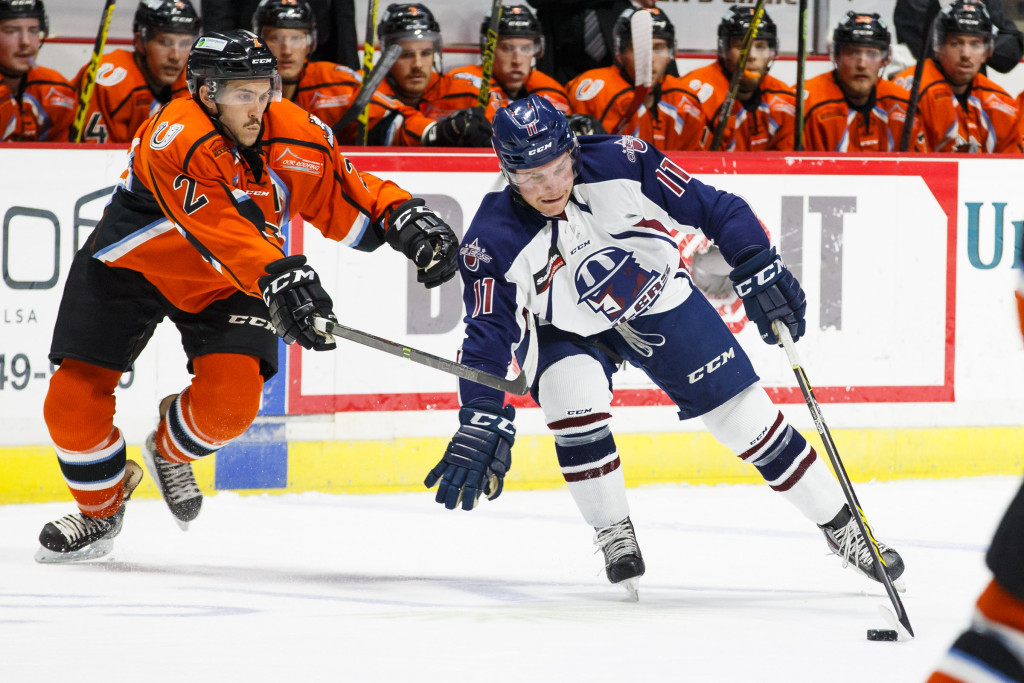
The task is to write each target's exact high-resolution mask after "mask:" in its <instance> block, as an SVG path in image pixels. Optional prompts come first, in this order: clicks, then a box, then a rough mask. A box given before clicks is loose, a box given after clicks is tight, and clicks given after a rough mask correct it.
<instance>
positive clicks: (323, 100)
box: [309, 93, 352, 109]
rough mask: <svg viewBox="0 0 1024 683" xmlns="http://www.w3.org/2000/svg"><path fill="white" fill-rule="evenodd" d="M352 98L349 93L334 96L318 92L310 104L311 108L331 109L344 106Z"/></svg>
mask: <svg viewBox="0 0 1024 683" xmlns="http://www.w3.org/2000/svg"><path fill="white" fill-rule="evenodd" d="M350 99H352V98H351V97H349V96H348V95H347V94H345V95H335V96H333V97H331V96H328V95H322V94H320V93H316V94H315V95H313V99H312V100H311V101H310V103H309V106H310V108H311V109H330V108H333V107H344V106H345V105H346V104H348V103H349V100H350Z"/></svg>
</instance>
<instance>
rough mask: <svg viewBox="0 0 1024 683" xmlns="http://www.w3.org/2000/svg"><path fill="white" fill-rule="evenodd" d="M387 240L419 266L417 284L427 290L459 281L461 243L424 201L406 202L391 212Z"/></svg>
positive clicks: (386, 234) (411, 200)
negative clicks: (456, 274)
mask: <svg viewBox="0 0 1024 683" xmlns="http://www.w3.org/2000/svg"><path fill="white" fill-rule="evenodd" d="M384 239H386V240H387V243H388V244H390V245H391V246H392V247H393V248H394V249H395V250H396V251H400V252H402V253H403V254H405V255H406V257H408V259H409V260H410V261H412V262H413V263H414V264H415V265H416V281H417V282H420V283H422V284H423V285H424V286H425V287H426V288H427V289H431V288H433V287H437V286H439V285H442V284H444V283H445V282H448V280H451V279H452V278H453V277H455V271H456V270H458V263H457V261H456V259H457V258H458V255H459V239H458V238H457V237H456V236H455V232H454V231H453V230H452V229H451V228H450V227H448V224H447V223H445V222H444V221H443V220H441V217H440V216H438V215H437V214H436V213H434V212H433V211H431V210H430V209H428V208H427V207H426V202H425V201H423V200H422V199H410V200H408V201H406V202H402V203H401V204H399V205H398V206H396V207H395V208H394V209H393V210H392V211H391V214H390V215H389V216H388V229H387V231H386V232H385V233H384Z"/></svg>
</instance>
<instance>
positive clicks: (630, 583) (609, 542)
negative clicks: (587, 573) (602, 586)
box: [594, 517, 646, 600]
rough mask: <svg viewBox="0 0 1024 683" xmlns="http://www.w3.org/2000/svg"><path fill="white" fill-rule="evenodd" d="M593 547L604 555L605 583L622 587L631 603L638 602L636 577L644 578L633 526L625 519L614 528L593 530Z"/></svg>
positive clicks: (642, 559) (612, 526)
mask: <svg viewBox="0 0 1024 683" xmlns="http://www.w3.org/2000/svg"><path fill="white" fill-rule="evenodd" d="M595 531H597V533H596V534H594V545H596V546H597V547H598V548H600V549H601V552H602V553H604V570H605V573H606V574H607V575H608V580H609V581H611V582H612V583H617V584H620V585H622V587H623V588H625V589H626V590H627V591H629V595H630V597H632V598H633V599H634V600H638V599H639V598H640V594H639V584H640V577H641V576H643V575H644V571H645V570H646V567H645V566H644V558H643V555H641V554H640V546H639V545H637V542H636V532H635V531H633V523H632V522H631V521H629V517H626V518H625V519H624V520H622V521H621V522H618V523H617V524H612V525H611V526H606V527H602V528H600V529H595Z"/></svg>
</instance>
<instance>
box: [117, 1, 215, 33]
mask: <svg viewBox="0 0 1024 683" xmlns="http://www.w3.org/2000/svg"><path fill="white" fill-rule="evenodd" d="M132 32H133V33H136V34H138V35H139V36H140V37H141V38H142V41H143V42H147V41H150V40H152V39H153V36H154V34H156V33H157V32H162V33H190V34H192V35H198V34H199V15H198V14H196V10H195V8H194V7H193V6H192V3H191V2H189V0H142V2H140V3H139V6H138V8H137V9H136V10H135V19H134V20H133V21H132Z"/></svg>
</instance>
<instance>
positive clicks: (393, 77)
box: [377, 2, 499, 147]
mask: <svg viewBox="0 0 1024 683" xmlns="http://www.w3.org/2000/svg"><path fill="white" fill-rule="evenodd" d="M377 38H378V40H379V41H380V46H381V49H382V50H387V49H388V48H389V47H390V46H392V45H398V46H400V47H401V48H402V53H401V55H400V56H399V58H398V61H397V62H395V65H394V66H393V67H391V70H390V71H389V72H388V75H387V78H386V79H385V80H384V82H383V83H381V84H380V87H379V88H378V89H377V92H378V93H380V94H383V95H386V96H388V97H393V98H395V99H397V100H398V101H399V102H401V103H402V104H404V105H406V106H408V107H412V108H413V109H416V110H418V111H419V112H420V113H421V114H423V115H425V116H427V117H429V118H431V119H434V120H435V121H438V124H439V125H438V126H437V127H436V128H434V129H433V135H435V136H437V138H438V142H437V143H436V144H439V145H447V146H459V147H490V146H491V124H490V119H491V118H492V117H493V116H494V112H495V111H497V108H498V106H499V105H498V104H497V100H496V98H491V100H490V102H489V104H488V106H487V108H486V109H485V110H481V109H479V108H477V106H476V105H477V96H478V95H479V93H480V89H479V87H474V86H473V84H472V83H471V82H470V81H468V80H466V79H463V78H454V77H453V76H451V75H449V74H446V73H443V72H442V70H441V25H440V24H438V23H437V20H436V19H434V15H433V13H432V12H431V11H430V10H429V9H427V7H426V6H425V5H422V4H420V3H418V2H415V3H392V4H390V5H388V7H387V9H386V10H385V11H384V15H383V16H382V17H381V20H380V24H378V26H377ZM385 125H389V123H388V122H387V120H386V119H385Z"/></svg>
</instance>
